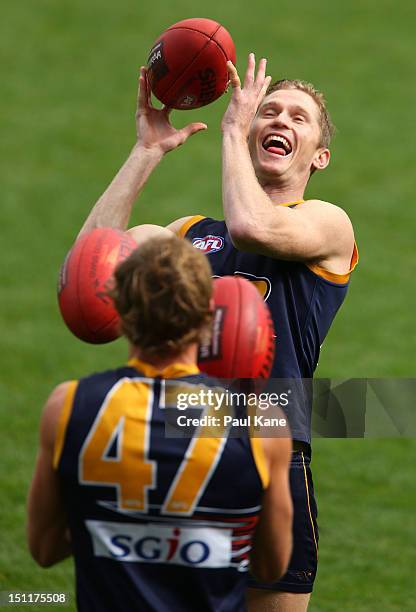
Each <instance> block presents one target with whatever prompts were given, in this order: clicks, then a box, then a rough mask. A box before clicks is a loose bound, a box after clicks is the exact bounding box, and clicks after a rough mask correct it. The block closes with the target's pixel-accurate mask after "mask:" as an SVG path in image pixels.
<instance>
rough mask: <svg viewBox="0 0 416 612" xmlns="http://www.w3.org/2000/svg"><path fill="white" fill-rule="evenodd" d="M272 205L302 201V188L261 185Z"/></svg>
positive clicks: (303, 190)
mask: <svg viewBox="0 0 416 612" xmlns="http://www.w3.org/2000/svg"><path fill="white" fill-rule="evenodd" d="M262 187H263V189H264V191H265V192H266V193H267V195H268V196H269V198H270V199H271V200H272V202H273V204H287V203H288V202H299V201H301V200H303V199H304V198H303V196H304V192H305V189H304V187H303V186H302V187H299V188H298V187H293V188H290V187H289V188H288V187H286V186H284V187H283V186H282V187H280V186H278V185H267V184H266V185H262Z"/></svg>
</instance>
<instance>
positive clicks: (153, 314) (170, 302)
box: [109, 236, 212, 355]
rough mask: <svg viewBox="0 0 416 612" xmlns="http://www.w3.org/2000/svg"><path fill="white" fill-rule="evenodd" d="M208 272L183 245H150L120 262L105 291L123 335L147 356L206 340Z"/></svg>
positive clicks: (165, 240)
mask: <svg viewBox="0 0 416 612" xmlns="http://www.w3.org/2000/svg"><path fill="white" fill-rule="evenodd" d="M211 274H212V272H211V268H210V265H209V263H208V260H207V258H206V257H205V256H204V255H203V254H202V253H200V252H199V251H198V250H197V249H195V248H194V247H193V246H192V245H191V244H190V243H189V242H187V241H185V240H183V239H180V238H177V237H176V236H172V238H170V237H169V238H159V239H157V240H155V239H150V240H148V241H147V242H145V243H144V244H143V245H142V246H140V247H139V248H138V249H136V250H135V251H133V253H132V254H131V255H130V256H129V257H128V258H127V259H126V260H125V261H123V262H122V263H121V264H120V265H119V266H118V267H117V269H116V271H115V273H114V280H115V286H114V287H113V288H112V289H111V290H110V291H109V295H110V297H111V298H112V299H113V300H114V304H115V307H116V309H117V312H118V313H119V315H120V318H121V328H122V331H123V334H124V335H125V336H126V337H127V338H128V340H129V341H130V342H131V343H132V344H133V345H135V346H137V347H139V348H140V349H142V350H143V351H144V352H145V353H147V354H149V355H160V354H165V355H170V354H175V353H178V352H180V351H182V350H183V349H184V348H186V347H187V346H188V345H189V344H192V343H193V342H200V341H201V340H202V339H205V337H206V335H208V334H209V332H208V329H209V324H210V322H211V317H212V312H211V309H210V299H211V294H212V278H211Z"/></svg>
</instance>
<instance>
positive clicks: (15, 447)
mask: <svg viewBox="0 0 416 612" xmlns="http://www.w3.org/2000/svg"><path fill="white" fill-rule="evenodd" d="M5 9H6V10H4V9H3V18H2V20H1V25H0V34H1V35H0V53H1V57H2V60H3V61H2V64H3V66H4V67H5V69H4V71H3V78H2V95H1V96H0V116H1V117H2V120H3V122H2V123H3V127H2V138H1V141H0V147H1V153H2V155H1V159H2V161H1V165H0V175H1V185H2V203H1V206H0V215H1V228H2V231H1V244H2V266H1V270H0V275H1V276H0V286H1V311H0V316H1V328H2V336H1V347H2V348H1V353H0V355H1V357H0V358H1V367H0V394H1V402H0V432H1V434H0V435H1V438H0V445H1V451H0V453H1V454H0V457H1V468H2V469H1V470H0V491H1V509H0V534H1V546H0V591H1V590H13V589H16V590H43V591H47V590H55V591H59V590H65V591H69V592H71V593H73V573H72V564H71V562H70V561H67V562H65V563H63V564H60V565H58V566H56V567H55V568H52V569H50V570H41V569H39V568H37V567H36V566H35V564H34V562H32V560H31V558H30V557H29V554H28V552H27V549H26V544H25V535H24V530H25V527H24V526H25V498H26V492H27V488H28V483H29V481H30V478H31V473H32V469H33V464H34V458H35V453H36V445H37V424H38V421H39V415H40V410H41V407H42V404H43V402H44V401H45V399H46V397H47V395H48V393H49V391H50V390H51V388H52V387H53V386H54V385H55V384H56V383H58V382H60V381H61V380H64V379H69V378H73V377H78V376H80V375H83V374H85V373H87V372H89V371H93V370H99V369H101V368H105V367H108V366H111V365H116V364H118V363H119V362H120V361H122V360H124V355H125V347H124V344H123V343H122V341H117V342H116V343H114V344H111V345H108V346H103V347H94V346H88V345H84V344H82V343H81V342H79V341H78V340H76V339H75V338H74V337H72V336H71V335H70V333H69V332H68V331H67V329H66V328H65V326H64V325H63V323H62V321H61V319H60V316H59V314H58V310H57V304H56V280H57V272H58V269H59V266H60V264H61V262H62V260H63V258H64V256H65V254H66V252H67V250H68V249H69V247H70V246H71V243H72V241H73V239H74V237H75V236H76V234H77V232H78V229H79V228H80V226H81V224H82V222H83V220H84V218H85V216H86V215H87V213H88V212H89V209H90V207H91V206H92V204H93V203H94V202H95V200H96V199H97V198H98V196H99V195H100V193H101V192H102V191H103V190H104V188H105V186H106V185H107V183H108V182H109V181H110V180H111V178H112V176H113V175H114V173H115V171H116V170H117V169H118V167H119V166H120V165H121V163H122V162H123V161H124V158H125V157H126V155H127V153H128V151H129V150H130V148H131V147H132V145H133V143H134V110H135V98H136V86H137V74H138V67H139V65H140V64H141V63H144V62H145V61H146V58H147V53H148V50H149V48H150V46H151V44H152V43H153V41H154V39H155V38H156V37H157V35H158V34H159V33H160V32H161V31H162V30H163V29H164V28H165V27H167V26H168V25H170V24H171V23H173V22H175V21H178V20H179V19H183V18H186V17H194V16H199V17H211V18H213V19H217V20H218V21H221V22H222V23H223V24H224V25H225V26H226V27H227V28H228V29H229V30H230V32H231V33H232V35H233V37H234V40H235V43H236V47H237V56H238V62H237V63H238V67H239V69H240V71H242V70H243V69H244V67H245V60H246V56H247V54H248V52H249V51H255V52H256V53H257V54H258V56H262V55H264V56H266V57H268V58H269V72H270V73H271V74H272V75H273V76H274V77H276V78H279V77H283V76H289V77H298V78H304V79H307V80H310V81H312V82H313V83H315V84H316V85H317V86H318V87H319V88H321V89H323V90H324V91H325V92H326V95H327V99H328V103H329V107H330V109H331V111H332V115H333V118H334V121H335V123H336V125H337V127H338V134H337V136H336V138H335V140H334V144H333V158H332V162H331V166H330V168H329V169H328V170H327V171H326V172H325V173H323V174H322V175H320V176H319V177H314V178H313V180H312V181H311V185H310V188H309V192H308V195H309V196H310V197H313V196H315V197H319V198H321V199H325V200H328V201H331V202H335V203H338V204H340V205H341V206H343V207H344V208H345V209H346V210H347V211H348V212H349V214H350V216H351V218H352V220H353V223H354V226H355V228H356V236H357V241H358V244H359V248H360V254H361V262H360V265H359V268H358V269H357V272H356V273H355V274H354V277H353V282H352V284H351V290H350V293H349V296H348V299H347V301H346V304H345V306H344V307H343V309H342V311H341V313H340V314H339V316H338V318H337V320H336V322H335V324H334V326H333V328H332V330H331V332H330V334H329V336H328V338H327V340H326V342H325V346H324V348H323V352H322V358H321V362H320V366H319V372H318V375H321V376H325V377H339V378H348V377H383V376H386V377H387V376H390V377H411V376H413V375H414V372H415V357H414V356H415V354H416V334H415V333H414V321H413V319H414V313H413V308H412V305H413V304H414V302H415V297H416V296H415V284H414V282H413V278H412V270H414V265H415V257H414V228H415V223H416V207H415V206H414V204H413V175H414V171H413V165H414V153H413V149H414V141H415V139H416V124H415V120H414V108H413V107H414V99H415V95H416V84H415V81H414V79H413V80H411V76H410V75H411V74H412V73H413V70H412V68H413V67H412V65H411V63H412V61H413V58H414V55H415V50H416V49H415V39H414V23H415V22H416V5H415V4H413V3H410V2H405V1H404V0H401V1H399V2H393V0H379V1H378V2H376V1H375V0H352V2H349V3H341V2H330V1H329V0H316V1H315V2H313V3H311V2H308V1H307V0H299V1H298V2H297V3H293V2H290V1H289V0H281V1H280V2H278V3H276V2H272V1H271V0H265V1H263V2H262V3H260V4H259V5H256V4H255V3H250V4H249V3H246V2H236V0H231V1H230V2H228V3H226V4H224V5H223V3H220V2H219V0H213V2H210V3H202V2H200V0H195V1H194V2H190V1H189V0H179V1H177V2H175V3H168V2H164V3H163V2H162V3H153V4H152V5H151V6H149V5H148V4H144V3H139V2H134V1H133V0H120V1H119V2H117V3H116V4H112V3H103V2H98V0H89V1H88V2H81V0H71V2H69V1H68V0H61V1H60V2H53V1H52V0H36V1H35V0H27V1H26V2H25V3H18V2H14V3H11V2H8V3H7V6H6V7H5ZM226 104H227V100H226V98H224V99H221V100H219V101H218V102H216V103H215V104H213V105H211V106H209V107H207V108H203V109H200V110H199V111H192V112H188V113H176V114H174V115H173V122H174V124H175V125H178V126H179V125H183V124H185V122H188V121H191V120H196V119H198V120H203V121H206V122H207V123H208V126H209V129H208V131H207V132H206V133H203V134H198V135H196V136H195V137H194V138H192V139H191V141H190V142H188V143H187V144H186V146H184V147H183V148H181V149H180V150H178V151H175V152H174V153H172V154H170V155H169V156H168V157H167V158H166V159H165V160H163V162H162V164H161V166H160V168H158V170H157V172H156V173H155V174H154V175H153V176H152V178H151V180H150V182H149V184H148V185H147V187H146V189H145V192H144V194H143V197H142V198H141V200H140V203H139V204H138V206H137V208H136V210H135V213H134V218H133V221H134V223H139V222H152V223H160V224H165V223H167V222H169V221H171V220H173V219H175V218H177V217H180V216H183V215H186V214H192V213H204V214H211V215H221V198H220V194H221V182H220V137H221V136H220V129H219V124H220V120H221V116H222V113H223V112H224V110H225V108H226ZM415 448H416V444H415V442H414V440H405V439H395V440H393V439H391V440H388V439H385V440H384V439H383V440H381V439H380V440H366V439H364V440H339V441H337V440H322V439H321V440H317V441H316V443H315V447H314V457H313V464H314V477H315V486H316V489H317V493H318V501H319V507H320V526H321V551H320V568H319V575H318V579H317V583H316V591H315V594H314V596H313V599H312V603H311V607H310V609H311V610H312V611H313V612H318V611H328V612H329V611H334V612H335V611H354V612H356V611H358V612H364V611H365V612H367V611H374V612H376V611H378V610H383V611H393V610H397V611H403V610H409V611H410V610H413V609H414V598H411V595H412V593H411V589H412V586H411V585H412V584H414V575H413V573H414V572H413V567H414V563H413V560H414V545H413V544H412V535H414V534H413V533H412V532H411V522H412V521H414V516H413V515H414V507H415V505H416V494H415V485H414V467H413V465H412V462H411V461H410V460H409V457H411V456H414V452H415ZM413 540H414V537H413ZM22 609H28V608H22ZM31 609H32V610H36V609H38V608H36V607H32V608H31ZM39 609H41V608H40V607H39Z"/></svg>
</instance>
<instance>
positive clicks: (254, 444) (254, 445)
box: [250, 432, 270, 489]
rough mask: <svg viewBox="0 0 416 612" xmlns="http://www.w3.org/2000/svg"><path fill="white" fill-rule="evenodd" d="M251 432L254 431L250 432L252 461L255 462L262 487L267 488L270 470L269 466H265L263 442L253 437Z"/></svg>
mask: <svg viewBox="0 0 416 612" xmlns="http://www.w3.org/2000/svg"><path fill="white" fill-rule="evenodd" d="M253 433H254V432H251V435H250V443H251V452H252V453H253V457H254V462H255V464H256V467H257V471H258V473H259V476H260V479H261V482H262V485H263V489H267V487H268V486H269V482H270V472H269V468H268V467H267V463H266V457H265V455H264V449H263V443H262V441H261V438H255V437H254V436H253Z"/></svg>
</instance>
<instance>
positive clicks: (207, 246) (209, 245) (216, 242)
mask: <svg viewBox="0 0 416 612" xmlns="http://www.w3.org/2000/svg"><path fill="white" fill-rule="evenodd" d="M192 244H193V245H194V247H195V248H196V249H199V250H200V251H202V252H203V253H216V252H217V251H221V249H223V248H224V238H222V237H221V236H213V235H212V234H208V236H204V237H203V238H194V239H193V240H192Z"/></svg>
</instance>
